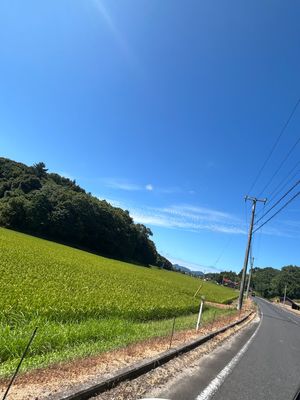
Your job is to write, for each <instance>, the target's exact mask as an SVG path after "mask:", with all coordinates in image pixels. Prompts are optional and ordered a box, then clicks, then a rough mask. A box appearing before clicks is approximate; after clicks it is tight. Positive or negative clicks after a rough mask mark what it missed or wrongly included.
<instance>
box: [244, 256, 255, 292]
mask: <svg viewBox="0 0 300 400" xmlns="http://www.w3.org/2000/svg"><path fill="white" fill-rule="evenodd" d="M253 264H254V257H250V271H249V276H248V284H247V290H246V299H248V296H249V289H250V282H251V275H252V268H253Z"/></svg>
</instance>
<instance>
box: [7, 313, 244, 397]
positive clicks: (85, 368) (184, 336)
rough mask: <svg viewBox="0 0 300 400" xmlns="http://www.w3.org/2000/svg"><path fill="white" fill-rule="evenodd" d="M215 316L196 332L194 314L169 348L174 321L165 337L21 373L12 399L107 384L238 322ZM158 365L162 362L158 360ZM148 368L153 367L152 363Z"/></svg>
mask: <svg viewBox="0 0 300 400" xmlns="http://www.w3.org/2000/svg"><path fill="white" fill-rule="evenodd" d="M249 312H251V307H249V308H248V309H245V311H244V313H243V314H242V315H241V318H242V317H245V316H246V315H247V314H249ZM204 315H205V313H204ZM214 317H215V312H214V313H212V312H211V318H210V319H206V320H203V323H202V324H201V327H200V329H199V331H198V333H197V332H196V330H195V322H196V320H197V314H195V315H194V321H193V322H194V325H193V328H192V329H184V330H177V331H175V332H174V335H173V341H172V346H171V348H170V346H169V345H170V335H171V329H172V323H173V321H174V320H173V321H171V320H170V322H171V324H170V326H169V328H170V331H169V335H168V336H164V337H157V338H152V339H148V340H146V341H142V342H138V343H135V344H131V345H129V346H126V347H123V348H121V349H116V350H114V351H109V352H105V353H102V354H101V355H99V356H93V357H87V358H84V359H79V360H76V361H73V362H69V363H63V364H59V365H56V366H52V367H51V368H48V369H40V370H36V371H32V372H29V373H26V374H23V375H22V376H20V377H19V378H18V380H17V381H16V383H15V385H14V388H13V395H14V398H15V399H16V400H20V399H22V400H23V399H26V400H27V399H28V400H29V399H32V398H38V399H49V398H51V399H52V398H53V399H60V398H63V397H64V396H65V395H62V392H63V393H64V394H66V393H74V391H76V392H77V391H80V390H82V388H83V387H84V388H87V387H89V386H91V385H92V386H93V385H94V384H95V382H99V380H101V381H102V380H103V381H104V382H106V380H107V379H108V378H111V376H112V374H113V375H115V374H116V375H118V371H120V370H122V369H123V368H126V370H127V369H129V370H131V369H132V368H135V367H134V366H135V365H136V363H138V364H140V363H142V364H143V363H144V362H145V363H146V364H147V365H148V361H149V360H150V361H151V359H153V360H155V359H157V358H158V357H161V356H163V355H164V354H169V353H168V352H171V353H170V354H171V355H172V354H176V355H177V353H176V351H177V350H178V348H181V347H185V346H186V345H187V344H188V343H193V342H194V341H197V340H199V338H200V337H206V336H207V335H210V334H211V333H212V332H216V331H218V330H220V329H221V328H223V327H224V326H227V325H230V324H233V323H235V322H237V321H238V320H239V318H238V313H237V312H236V311H235V310H231V313H227V315H222V314H218V316H217V317H215V318H214ZM208 339H209V338H208ZM205 340H206V339H205ZM205 340H204V341H205ZM192 347H193V346H192ZM192 347H191V348H192ZM176 349H177V350H176ZM187 350H188V349H187ZM174 351H175V353H174ZM180 352H181V351H179V352H178V354H179V353H180ZM167 358H168V356H167ZM171 358H172V357H171ZM166 360H167V359H166ZM161 362H163V361H162V360H161V361H160V363H161ZM157 365H158V364H157ZM148 367H150V369H151V368H152V366H151V362H150V364H149V366H148ZM148 367H146V369H147V368H148ZM121 373H122V374H123V372H122V371H121ZM125 377H126V375H125ZM117 379H119V378H117ZM3 385H4V382H3ZM3 385H2V386H1V390H2V388H3V387H4V386H3ZM105 385H106V383H105V384H104V386H105ZM104 386H103V387H104Z"/></svg>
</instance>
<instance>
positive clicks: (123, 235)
mask: <svg viewBox="0 0 300 400" xmlns="http://www.w3.org/2000/svg"><path fill="white" fill-rule="evenodd" d="M0 226H3V227H6V228H10V229H15V230H18V231H22V232H26V233H30V234H33V235H37V236H42V237H44V238H47V239H50V240H55V241H57V242H61V243H66V244H69V245H72V246H74V247H80V248H83V249H86V250H89V251H92V252H96V253H98V254H102V255H106V256H109V257H112V258H116V259H120V260H125V261H132V262H136V263H139V264H143V265H150V264H151V265H157V266H159V267H163V268H165V269H172V264H171V263H170V262H169V261H168V260H167V259H166V258H165V257H163V256H161V255H160V254H158V252H157V250H156V247H155V244H154V243H153V241H152V240H151V239H150V237H151V236H152V232H151V230H150V229H149V228H147V227H146V226H144V225H142V224H136V223H134V221H133V219H132V218H131V217H130V215H129V212H128V211H127V210H122V209H121V208H118V207H113V206H112V205H111V204H109V203H108V202H107V201H105V200H99V199H98V198H97V197H94V196H92V195H91V194H90V193H86V191H85V190H84V189H83V188H81V187H80V186H79V185H77V184H76V182H75V180H70V179H68V178H65V177H63V176H60V175H59V174H56V173H49V172H48V170H47V168H46V166H45V164H44V163H43V162H39V163H37V164H34V165H32V166H27V165H25V164H22V163H19V162H15V161H12V160H9V159H6V158H1V157H0Z"/></svg>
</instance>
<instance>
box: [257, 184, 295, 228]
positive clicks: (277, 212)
mask: <svg viewBox="0 0 300 400" xmlns="http://www.w3.org/2000/svg"><path fill="white" fill-rule="evenodd" d="M299 194H300V191H299V192H298V193H296V194H295V195H294V196H293V197H292V198H291V199H290V200H289V201H287V202H286V203H285V204H284V205H283V206H282V207H281V208H280V209H279V210H278V211H276V213H274V214H273V215H272V216H271V217H270V218H269V219H267V220H266V221H265V222H264V223H263V224H261V225H260V226H259V227H258V228H256V229H255V230H254V231H253V233H255V232H257V231H258V230H259V229H261V228H262V227H263V226H264V225H266V224H267V223H268V222H269V221H271V219H273V218H274V217H275V216H276V215H277V214H279V213H280V211H282V210H283V209H284V208H285V207H286V206H287V205H289V204H290V203H291V202H292V201H293V200H294V199H295V198H296V197H297V196H299Z"/></svg>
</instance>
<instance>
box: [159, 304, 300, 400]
mask: <svg viewBox="0 0 300 400" xmlns="http://www.w3.org/2000/svg"><path fill="white" fill-rule="evenodd" d="M255 301H256V302H257V303H258V305H259V306H260V310H261V318H260V320H257V321H256V322H255V323H252V324H250V326H248V327H247V328H246V329H244V330H243V331H242V332H241V333H240V334H238V335H237V337H235V338H234V339H233V340H231V341H230V342H228V343H226V344H224V345H223V346H221V347H220V348H219V349H218V350H216V351H214V352H213V353H211V354H210V355H209V356H208V357H205V358H204V359H201V360H200V361H199V365H198V366H197V367H196V368H192V369H191V370H190V371H186V372H184V373H183V374H182V375H181V376H180V377H178V379H177V380H175V381H173V382H172V384H171V385H169V387H168V386H166V388H165V389H164V390H163V391H161V392H160V393H155V397H160V398H164V399H171V400H189V399H191V400H192V399H193V400H209V399H212V400H225V399H226V400H250V399H251V400H292V399H293V398H294V396H295V394H296V392H297V390H298V389H299V386H300V318H299V317H298V316H297V315H295V314H292V313H291V312H288V311H285V310H282V309H281V308H279V307H278V306H276V305H272V304H271V303H269V302H267V301H265V300H263V299H258V298H256V299H255Z"/></svg>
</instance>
